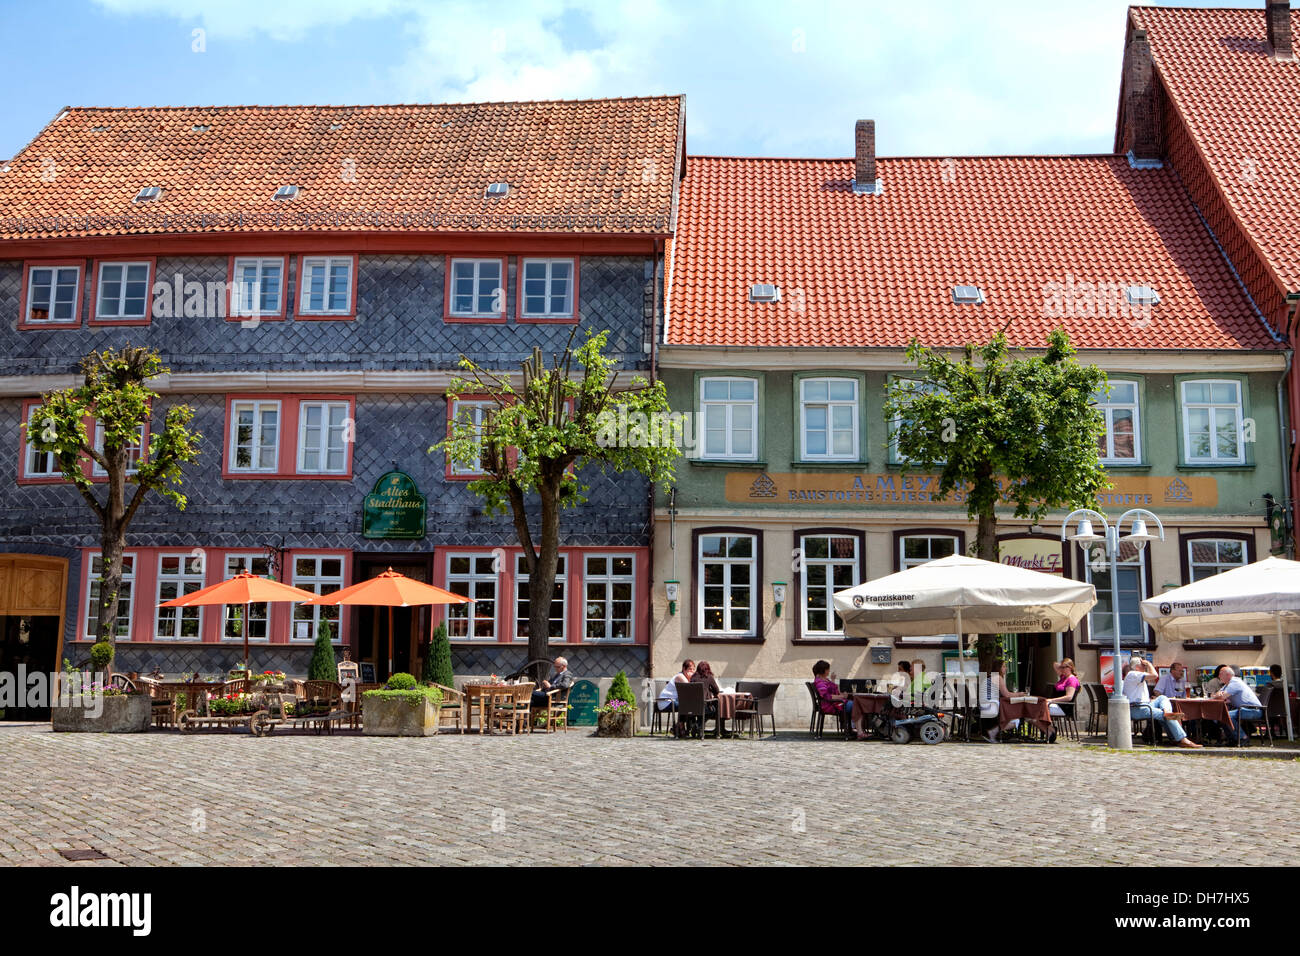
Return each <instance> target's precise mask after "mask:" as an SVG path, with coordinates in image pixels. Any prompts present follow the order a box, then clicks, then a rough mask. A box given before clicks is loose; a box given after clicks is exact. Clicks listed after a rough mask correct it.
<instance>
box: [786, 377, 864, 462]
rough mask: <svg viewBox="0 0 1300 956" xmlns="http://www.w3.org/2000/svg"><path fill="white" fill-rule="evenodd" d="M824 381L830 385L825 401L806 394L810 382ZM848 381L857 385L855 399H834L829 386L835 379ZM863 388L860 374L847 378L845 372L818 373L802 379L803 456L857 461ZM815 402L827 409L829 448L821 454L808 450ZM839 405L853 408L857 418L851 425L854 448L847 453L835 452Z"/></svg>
mask: <svg viewBox="0 0 1300 956" xmlns="http://www.w3.org/2000/svg"><path fill="white" fill-rule="evenodd" d="M820 382H824V383H825V384H826V386H827V390H828V391H827V395H828V397H827V398H826V399H825V400H824V401H809V400H808V398H807V397H806V390H807V387H808V386H809V385H810V384H813V383H820ZM846 382H847V383H848V384H850V385H852V386H853V398H852V399H847V400H846V399H832V398H830V397H829V389H830V386H831V384H832V383H834V384H843V383H846ZM860 392H861V389H860V387H859V382H858V380H857V379H856V378H844V377H842V376H822V375H819V376H815V377H810V378H804V379H800V380H799V456H800V459H801V460H803V461H857V460H858V435H859V428H860V422H859V418H858V416H859V414H860V411H859V406H860V402H861V395H860ZM812 406H820V407H823V408H825V409H826V429H825V431H826V452H825V453H824V454H820V455H814V454H812V453H810V452H809V451H808V409H809V408H810V407H812ZM836 408H849V409H851V410H852V412H853V422H852V424H851V426H850V428H851V433H852V439H853V444H852V448H851V449H850V450H849V451H848V452H847V453H845V454H838V455H837V454H835V452H834V451H833V448H834V445H835V433H836V431H837V430H838V431H842V429H836V428H835V425H834V420H833V419H834V410H835V409H836Z"/></svg>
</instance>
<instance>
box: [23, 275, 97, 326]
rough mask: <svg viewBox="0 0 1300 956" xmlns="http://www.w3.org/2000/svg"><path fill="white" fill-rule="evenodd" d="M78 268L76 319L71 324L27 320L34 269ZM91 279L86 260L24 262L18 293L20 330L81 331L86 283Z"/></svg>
mask: <svg viewBox="0 0 1300 956" xmlns="http://www.w3.org/2000/svg"><path fill="white" fill-rule="evenodd" d="M72 266H76V267H77V269H78V270H79V272H78V275H79V278H78V280H77V305H76V312H75V315H76V318H75V319H74V320H73V321H71V322H31V321H29V320H28V319H27V295H28V293H29V292H30V290H31V272H32V270H33V269H56V268H60V267H63V268H68V267H72ZM89 279H90V277H89V276H88V275H87V274H86V260H85V259H28V260H26V261H24V262H23V285H22V288H21V289H19V291H18V328H19V329H20V330H22V329H79V328H81V327H82V321H83V320H82V308H83V307H84V305H85V300H86V283H87V282H88V281H89Z"/></svg>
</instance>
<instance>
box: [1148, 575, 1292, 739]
mask: <svg viewBox="0 0 1300 956" xmlns="http://www.w3.org/2000/svg"><path fill="white" fill-rule="evenodd" d="M1141 607H1142V617H1143V619H1144V620H1145V621H1146V622H1147V623H1148V624H1150V625H1151V629H1152V630H1153V631H1155V632H1156V636H1157V637H1158V638H1160V639H1161V640H1167V641H1186V640H1196V639H1200V638H1211V637H1236V636H1239V635H1245V634H1267V633H1268V632H1269V631H1273V632H1274V633H1276V634H1277V646H1278V654H1279V655H1280V656H1281V658H1282V660H1281V664H1282V694H1283V699H1282V710H1283V711H1284V712H1285V713H1286V733H1287V739H1289V740H1295V730H1294V728H1293V727H1292V726H1291V706H1290V699H1291V688H1290V684H1289V683H1288V681H1287V676H1286V674H1287V670H1286V641H1285V637H1284V635H1285V633H1287V632H1290V631H1295V630H1298V629H1300V561H1288V560H1286V559H1285V558H1265V559H1264V560H1263V561H1256V562H1255V563H1254V564H1248V565H1246V566H1245V567H1241V568H1234V569H1233V570H1231V571H1224V572H1223V573H1222V574H1215V575H1213V576H1211V577H1208V578H1202V579H1201V580H1200V581H1194V582H1192V583H1191V584H1185V585H1183V586H1182V587H1181V588H1174V589H1173V590H1172V591H1166V592H1164V593H1163V594H1159V595H1156V596H1155V597H1149V598H1147V599H1146V600H1145V601H1143V602H1142V605H1141ZM1284 625H1285V626H1284Z"/></svg>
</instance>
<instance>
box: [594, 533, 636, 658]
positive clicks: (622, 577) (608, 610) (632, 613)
mask: <svg viewBox="0 0 1300 956" xmlns="http://www.w3.org/2000/svg"><path fill="white" fill-rule="evenodd" d="M591 558H600V559H603V560H604V561H605V569H606V570H605V573H604V574H592V573H591V572H590V571H589V570H588V567H587V562H588V561H589V560H590V559H591ZM619 560H627V561H629V562H630V563H631V566H632V570H631V571H629V572H628V573H627V574H617V573H615V572H614V571H613V562H615V561H619ZM593 583H595V584H602V585H604V588H605V596H604V598H602V599H601V600H602V602H603V603H604V606H605V614H604V622H605V634H607V635H608V634H610V633H612V632H613V630H614V623H615V621H616V620H618V619H617V618H615V617H614V597H613V594H612V593H611V591H612V589H613V588H614V586H615V585H619V584H626V585H627V586H628V588H629V590H630V592H631V595H632V596H631V598H629V600H628V603H629V605H630V608H629V610H628V618H627V637H588V636H587V624H588V623H589V622H591V621H595V620H596V618H593V617H590V616H589V615H588V613H587V612H588V598H587V588H588V587H590V586H591V585H592V584H593ZM636 611H637V608H636V555H635V554H607V553H605V552H603V551H602V552H599V553H595V554H587V553H584V554H583V555H582V642H583V643H584V644H634V643H636Z"/></svg>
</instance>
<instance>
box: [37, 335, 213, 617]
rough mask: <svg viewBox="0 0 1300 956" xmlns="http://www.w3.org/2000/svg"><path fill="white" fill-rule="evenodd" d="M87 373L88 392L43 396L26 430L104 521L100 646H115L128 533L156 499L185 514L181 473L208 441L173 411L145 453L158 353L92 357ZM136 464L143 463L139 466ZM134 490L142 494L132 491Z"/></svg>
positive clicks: (181, 408)
mask: <svg viewBox="0 0 1300 956" xmlns="http://www.w3.org/2000/svg"><path fill="white" fill-rule="evenodd" d="M81 370H82V373H83V379H82V384H81V385H78V386H75V387H73V388H67V389H61V390H59V391H54V392H49V393H47V394H45V395H43V396H42V397H41V404H40V405H39V406H38V407H37V408H36V409H35V410H34V412H33V415H32V418H31V426H30V427H29V426H28V425H27V424H26V423H24V424H23V426H22V427H23V428H24V429H26V431H27V435H26V438H27V442H28V444H29V445H31V446H32V447H33V448H35V449H37V450H38V451H43V452H50V453H53V455H54V460H55V462H56V463H57V465H58V468H59V472H60V473H61V475H62V477H63V478H64V479H65V480H66V481H68V482H70V483H71V484H72V485H73V486H74V487H76V489H77V491H78V492H80V493H81V497H82V498H83V499H85V501H86V503H87V504H88V505H89V506H90V510H91V511H92V512H93V513H94V515H95V517H96V519H98V521H99V526H100V572H101V573H100V577H99V582H98V583H99V603H98V605H97V606H96V609H95V640H96V641H97V642H103V641H111V640H112V639H113V626H114V619H115V618H116V616H117V598H118V592H119V591H120V590H121V587H122V554H123V552H124V551H125V549H126V532H127V528H128V527H129V526H130V524H131V520H132V519H133V518H134V517H135V514H136V512H137V511H138V510H139V509H140V505H141V504H142V503H143V502H144V500H145V499H146V498H147V497H148V495H149V493H150V492H151V491H152V492H156V493H157V494H159V495H162V496H163V497H164V498H166V499H167V500H169V501H171V502H172V504H174V505H175V506H176V507H177V508H179V509H181V510H182V511H183V510H184V509H185V504H186V498H185V495H184V494H182V493H181V488H182V486H183V477H184V476H183V474H182V471H181V465H183V464H185V463H187V462H192V461H194V460H195V459H197V458H198V455H199V445H198V443H199V439H200V438H202V435H200V434H198V433H197V432H192V431H190V428H189V425H190V422H191V421H192V420H193V418H194V411H193V409H191V408H190V407H189V406H188V405H172V406H171V407H169V408H168V409H167V413H166V415H165V416H164V419H163V425H162V428H161V429H157V430H155V431H153V432H152V434H151V435H150V437H149V447H148V449H145V448H143V447H141V446H140V444H139V442H140V436H141V432H142V430H143V429H144V428H145V427H146V425H147V424H148V423H149V421H150V419H151V416H152V411H153V403H154V401H155V400H156V399H157V398H158V397H159V396H158V394H157V393H156V392H154V391H153V390H152V389H151V388H150V387H149V385H148V381H149V379H151V378H153V377H154V376H157V375H163V374H166V373H167V371H168V369H166V368H164V367H163V364H162V361H161V359H160V358H159V356H158V353H157V352H156V351H154V350H153V349H148V348H134V347H131V346H126V347H125V348H122V349H112V348H110V349H105V350H103V351H102V352H92V353H91V354H90V355H87V356H86V357H85V359H83V360H82V363H81ZM92 423H96V424H97V425H98V430H99V432H100V434H101V435H102V438H101V440H100V441H99V442H96V441H95V440H94V438H93V430H92V429H93V426H92ZM133 457H138V461H136V462H135V463H134V465H133V463H132V458H133ZM92 466H98V468H99V470H100V471H102V472H103V478H102V480H100V481H93V480H92V476H93V474H94V472H93V467H92ZM132 485H134V486H135V490H134V491H129V486H132ZM128 492H129V493H128Z"/></svg>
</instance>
